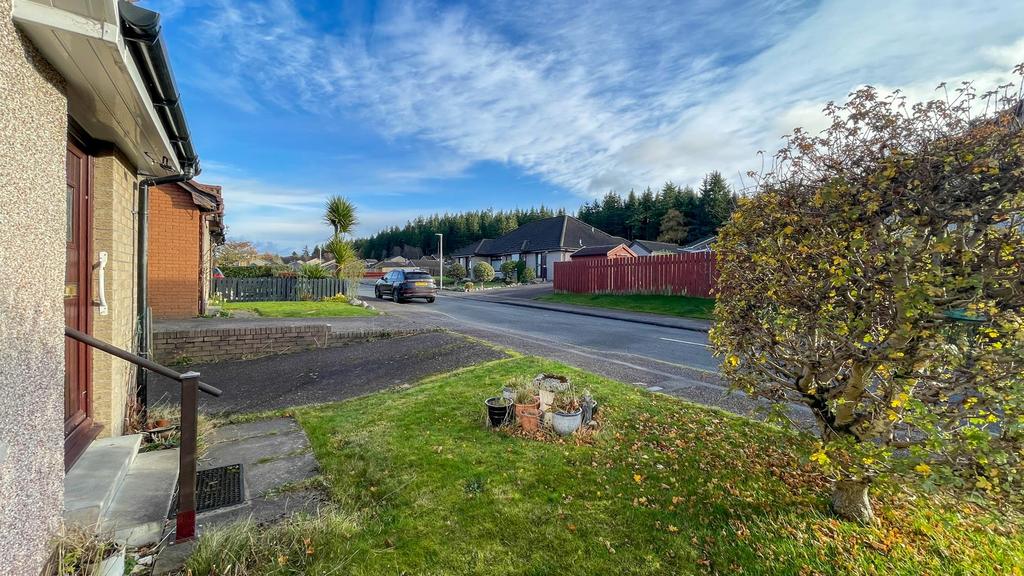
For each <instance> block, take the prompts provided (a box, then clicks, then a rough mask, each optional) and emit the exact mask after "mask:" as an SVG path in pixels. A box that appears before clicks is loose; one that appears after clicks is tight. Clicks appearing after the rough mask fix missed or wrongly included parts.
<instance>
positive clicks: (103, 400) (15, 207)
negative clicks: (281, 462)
mask: <svg viewBox="0 0 1024 576" xmlns="http://www.w3.org/2000/svg"><path fill="white" fill-rule="evenodd" d="M0 86H3V89H2V90H0V134H3V135H4V143H5V145H4V146H3V147H2V149H0V206H3V209H2V213H3V217H2V220H3V229H2V231H0V261H2V262H3V263H4V267H5V270H4V283H5V288H4V289H3V290H0V319H2V321H0V421H2V422H3V426H0V503H2V504H0V507H2V509H3V513H2V514H0V566H2V567H3V568H2V569H0V572H4V573H9V574H39V573H40V572H41V569H42V566H43V564H44V562H45V561H46V559H47V557H48V556H49V554H50V552H51V548H50V544H51V542H52V539H53V537H54V535H55V531H56V530H57V529H58V527H59V526H60V524H61V518H62V515H63V516H64V517H65V518H72V517H74V518H75V519H76V520H77V521H81V522H83V523H85V524H89V523H92V524H95V523H98V522H100V521H101V520H102V518H103V511H104V509H105V508H107V507H109V505H110V503H111V501H113V500H114V499H115V496H116V495H117V494H118V487H119V486H121V483H123V482H124V478H125V476H126V470H127V469H128V466H129V465H130V464H131V462H132V460H133V459H134V457H135V450H136V448H137V446H138V440H137V438H138V436H124V434H125V432H126V431H128V430H129V423H130V422H131V420H132V418H133V414H135V411H134V409H133V408H134V406H135V398H136V382H137V376H136V374H137V373H139V372H137V370H136V367H135V366H134V365H133V363H130V362H128V361H127V360H126V359H127V358H133V357H132V355H131V354H122V356H123V357H124V358H126V359H125V360H122V359H120V358H115V357H114V356H111V355H110V354H107V353H105V352H100V351H98V350H95V349H94V348H93V346H95V345H97V344H98V343H96V342H95V340H92V339H91V338H95V339H98V340H102V341H105V342H107V343H109V344H111V345H112V346H114V347H116V348H119V349H121V350H123V351H130V352H135V353H137V354H139V355H145V354H146V352H147V351H148V348H149V347H148V344H147V342H146V334H148V315H147V314H145V313H144V312H145V311H146V310H147V309H148V308H149V306H150V305H151V303H150V301H149V298H150V296H151V291H150V289H149V280H150V276H149V275H148V274H147V271H148V269H149V268H148V262H147V258H148V257H149V255H150V252H151V250H150V245H151V243H150V232H151V228H150V224H151V223H155V222H156V221H157V220H158V219H160V218H161V214H160V212H159V209H151V202H150V201H151V200H153V201H154V202H159V201H160V200H159V198H160V194H162V192H157V191H156V190H155V189H156V187H157V186H158V185H161V184H171V183H174V182H187V181H190V180H191V179H192V178H193V177H194V176H195V175H197V174H198V173H199V160H198V156H197V155H196V152H195V150H194V148H193V145H192V141H191V138H190V135H189V130H188V126H187V123H186V120H185V115H184V113H183V110H182V107H181V102H180V100H179V97H178V92H177V88H176V84H175V80H174V76H173V74H172V73H171V68H170V61H169V59H168V55H167V51H166V46H165V42H164V40H163V37H162V35H161V33H160V19H159V15H158V14H156V13H155V12H151V11H149V10H146V9H144V8H141V7H139V6H136V5H133V4H131V3H128V2H124V1H116V0H76V1H74V2H70V1H67V2H64V1H62V2H54V1H50V0H0ZM194 200H195V199H194ZM200 201H201V202H205V200H204V199H203V198H200ZM197 210H199V211H200V212H202V209H199V208H197ZM213 210H216V209H213ZM182 233H183V234H185V233H186V232H184V231H183V232H182ZM188 233H189V234H191V232H188ZM196 234H197V235H198V234H199V232H198V231H196ZM197 274H198V272H195V273H193V275H197ZM154 280H156V278H155V277H154ZM65 327H67V328H70V329H71V330H68V331H67V333H69V334H72V335H73V336H76V337H75V338H71V337H66V336H65ZM83 333H84V334H85V335H86V336H81V334H83ZM90 337H91V338H90ZM86 340H88V341H89V342H91V343H90V344H86V343H85V342H84V341H86ZM133 359H134V360H135V361H136V362H137V361H139V360H138V359H137V358H133ZM142 373H144V372H142ZM190 385H191V384H190ZM97 439H101V440H97ZM94 448H96V449H98V450H99V451H100V456H99V457H98V459H97V458H92V459H91V460H92V463H91V465H90V466H84V463H85V462H86V461H87V460H90V458H87V457H86V456H83V453H86V454H90V453H92V454H95V453H96V450H94ZM76 463H78V464H80V465H79V466H76ZM186 465H188V464H187V463H186ZM191 465H193V466H194V461H193V462H192V464H191ZM129 474H130V473H129ZM183 474H185V472H183ZM175 475H176V472H175ZM186 497H187V495H186ZM186 502H187V500H186Z"/></svg>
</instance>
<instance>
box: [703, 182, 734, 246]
mask: <svg viewBox="0 0 1024 576" xmlns="http://www.w3.org/2000/svg"><path fill="white" fill-rule="evenodd" d="M733 206H734V203H733V199H732V191H731V190H730V189H729V185H728V184H727V183H726V181H725V178H723V177H722V174H721V173H720V172H718V171H715V172H710V173H709V174H708V175H707V176H705V177H704V180H703V181H702V182H701V184H700V198H699V200H698V208H699V210H698V220H697V226H696V229H697V235H696V236H697V237H698V238H705V237H707V236H711V235H712V234H714V233H715V232H716V231H717V230H718V228H719V227H720V226H721V225H722V224H724V223H725V221H726V220H728V219H729V215H730V214H732V210H733Z"/></svg>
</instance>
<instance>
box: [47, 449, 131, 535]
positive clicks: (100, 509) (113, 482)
mask: <svg viewBox="0 0 1024 576" xmlns="http://www.w3.org/2000/svg"><path fill="white" fill-rule="evenodd" d="M141 442H142V435H141V434H132V435H129V436H115V437H111V438H101V439H99V440H96V441H94V442H93V443H92V444H90V445H89V447H88V448H86V450H85V452H83V453H82V456H81V457H79V459H78V462H75V465H74V466H72V467H71V470H70V471H68V474H67V475H66V476H65V477H64V520H65V521H66V522H69V523H72V524H77V525H79V526H85V527H93V526H96V525H98V524H99V521H100V518H101V517H102V516H103V513H104V512H105V511H106V510H107V508H108V507H109V506H110V505H111V503H112V502H113V501H114V497H115V495H116V494H117V491H118V489H120V488H121V483H122V482H123V481H124V477H125V476H126V475H127V474H128V468H129V467H130V466H131V464H132V462H133V461H134V460H135V455H136V454H137V453H138V450H139V444H140V443H141Z"/></svg>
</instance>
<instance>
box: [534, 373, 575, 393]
mask: <svg viewBox="0 0 1024 576" xmlns="http://www.w3.org/2000/svg"><path fill="white" fill-rule="evenodd" d="M533 384H534V386H536V387H537V389H538V390H547V391H549V392H565V391H566V390H568V389H569V377H568V376H562V375H560V374H538V375H537V377H536V378H534V379H533Z"/></svg>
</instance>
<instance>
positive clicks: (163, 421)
mask: <svg viewBox="0 0 1024 576" xmlns="http://www.w3.org/2000/svg"><path fill="white" fill-rule="evenodd" d="M170 425H171V421H170V420H168V419H167V418H160V419H157V420H154V421H153V423H152V424H151V425H150V427H149V429H150V430H153V429H156V428H167V427H168V426H170Z"/></svg>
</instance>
